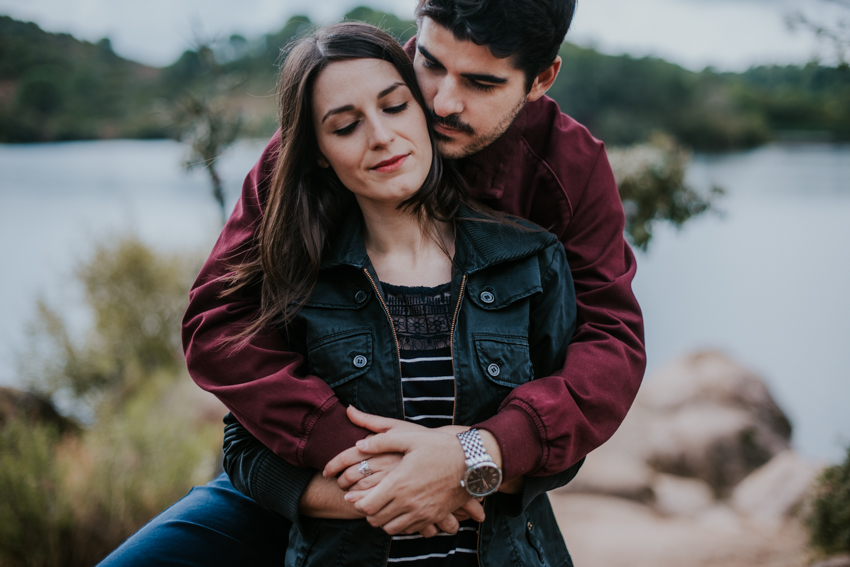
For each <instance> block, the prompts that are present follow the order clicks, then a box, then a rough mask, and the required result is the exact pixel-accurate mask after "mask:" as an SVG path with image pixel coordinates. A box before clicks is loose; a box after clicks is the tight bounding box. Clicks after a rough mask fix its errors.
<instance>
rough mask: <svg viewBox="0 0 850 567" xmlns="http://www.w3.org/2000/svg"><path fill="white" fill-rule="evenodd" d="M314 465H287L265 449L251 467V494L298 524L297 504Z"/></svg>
mask: <svg viewBox="0 0 850 567" xmlns="http://www.w3.org/2000/svg"><path fill="white" fill-rule="evenodd" d="M314 474H316V471H315V470H314V469H307V468H303V467H296V466H294V465H290V464H289V463H287V462H286V461H284V460H283V459H281V458H280V457H278V456H277V455H275V454H274V453H272V452H271V451H267V452H266V453H265V456H264V458H263V459H262V461H260V462H259V463H258V464H257V465H256V466H255V467H254V471H253V478H252V479H251V497H252V498H253V499H254V500H255V501H256V502H259V503H261V504H262V505H263V506H265V507H266V508H268V509H269V510H272V511H273V512H277V513H278V514H280V515H282V516H283V517H285V518H286V519H288V520H289V521H291V522H292V523H294V524H296V525H297V526H298V528H299V529H300V528H301V522H300V520H301V516H300V514H299V513H298V506H299V503H300V502H301V496H302V495H303V494H304V491H305V490H307V485H308V484H309V483H310V479H312V478H313V475H314Z"/></svg>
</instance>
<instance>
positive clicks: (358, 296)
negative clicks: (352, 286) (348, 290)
mask: <svg viewBox="0 0 850 567" xmlns="http://www.w3.org/2000/svg"><path fill="white" fill-rule="evenodd" d="M354 301H356V302H357V303H363V302H364V301H366V292H365V291H363V290H362V289H359V290H357V293H355V294H354Z"/></svg>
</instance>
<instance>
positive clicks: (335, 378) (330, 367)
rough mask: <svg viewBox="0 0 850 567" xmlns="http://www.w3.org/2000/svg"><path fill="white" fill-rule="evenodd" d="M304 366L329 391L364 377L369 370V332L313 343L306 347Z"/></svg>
mask: <svg viewBox="0 0 850 567" xmlns="http://www.w3.org/2000/svg"><path fill="white" fill-rule="evenodd" d="M307 364H308V366H309V368H310V373H311V374H314V375H316V376H318V377H319V378H321V379H322V380H324V381H325V382H327V383H328V385H329V386H330V387H331V388H335V387H336V386H339V385H340V384H344V383H346V382H348V381H349V380H351V379H352V378H356V377H358V376H360V375H362V374H365V373H366V372H368V371H369V369H370V368H372V332H371V331H370V330H369V329H351V330H350V331H345V332H343V333H337V334H334V335H330V336H327V337H322V338H321V339H318V340H316V341H313V342H312V343H310V344H309V345H307Z"/></svg>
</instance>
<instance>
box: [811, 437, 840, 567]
mask: <svg viewBox="0 0 850 567" xmlns="http://www.w3.org/2000/svg"><path fill="white" fill-rule="evenodd" d="M807 524H808V527H809V533H810V543H811V545H812V546H813V547H815V548H816V549H818V550H820V551H822V552H824V553H826V554H834V553H848V552H850V447H848V449H847V458H846V459H845V460H844V463H842V464H840V465H835V466H832V467H829V468H827V469H826V470H825V471H824V472H823V474H822V475H821V477H820V479H819V480H818V484H817V490H816V495H815V499H814V502H813V503H812V510H811V512H810V513H809V517H808V519H807Z"/></svg>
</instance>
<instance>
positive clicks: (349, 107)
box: [320, 104, 354, 124]
mask: <svg viewBox="0 0 850 567" xmlns="http://www.w3.org/2000/svg"><path fill="white" fill-rule="evenodd" d="M349 110H354V105H353V104H346V105H345V106H340V107H337V108H334V109H331V110H328V113H327V114H325V115H324V116H323V117H322V122H320V124H324V122H325V120H327V119H328V117H329V116H332V115H334V114H339V113H340V112H348V111H349Z"/></svg>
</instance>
